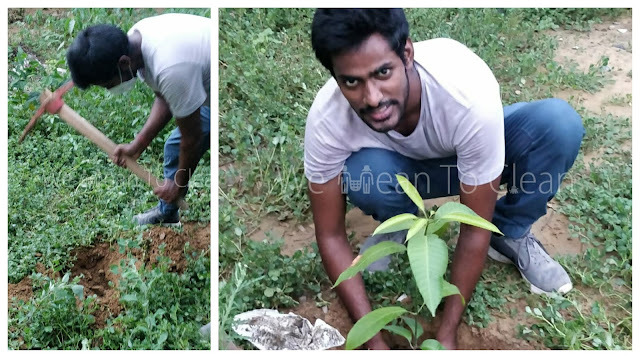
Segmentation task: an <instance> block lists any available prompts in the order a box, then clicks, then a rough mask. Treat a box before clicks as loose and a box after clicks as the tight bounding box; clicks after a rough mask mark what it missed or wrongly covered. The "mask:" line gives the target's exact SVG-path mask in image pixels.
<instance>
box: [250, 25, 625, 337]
mask: <svg viewBox="0 0 640 358" xmlns="http://www.w3.org/2000/svg"><path fill="white" fill-rule="evenodd" d="M620 29H622V30H623V31H618V30H620ZM624 30H627V31H624ZM631 30H632V28H631V17H628V18H621V19H617V20H616V21H615V22H612V21H605V22H604V23H603V24H599V25H595V27H594V30H592V31H590V32H578V31H566V30H557V31H552V32H550V33H549V34H550V35H552V36H555V37H556V38H557V40H558V48H557V50H556V58H555V60H556V61H558V62H559V63H562V64H568V63H569V62H571V61H573V62H577V64H578V68H580V69H581V70H583V71H587V70H588V68H589V65H591V64H596V63H598V61H599V60H600V58H601V57H602V56H607V57H609V64H608V67H609V69H610V71H608V72H607V73H606V76H607V78H609V79H610V80H611V82H610V83H607V84H606V85H605V87H604V88H603V89H602V90H600V91H599V92H597V93H594V94H590V93H586V92H581V91H574V90H571V91H562V92H560V93H557V94H556V97H559V98H563V99H565V100H567V101H569V102H570V103H571V104H573V105H574V106H582V107H584V108H585V109H586V110H588V111H590V112H594V113H596V114H606V113H609V114H613V115H615V116H621V117H622V116H624V117H628V118H631V103H616V102H619V101H615V100H613V99H614V98H626V95H631V76H630V74H631V67H632V66H631V50H632V48H631V32H632V31H631ZM627 148H628V149H631V142H629V143H628V144H627ZM597 156H598V155H597V151H596V153H585V156H584V161H585V163H587V164H588V163H589V162H590V161H593V160H594V158H597ZM452 200H453V201H458V200H459V198H458V197H457V196H453V197H447V198H438V199H430V200H426V201H425V206H426V207H431V206H432V205H438V206H440V205H442V204H444V203H445V202H447V201H452ZM560 205H561V204H560V203H558V202H557V201H556V200H551V201H550V202H549V204H548V205H547V214H546V215H545V216H543V217H542V218H540V219H539V220H538V221H537V222H536V223H535V224H534V225H533V227H532V232H533V233H534V234H535V235H536V237H537V238H538V239H539V240H540V241H541V242H542V244H543V245H544V246H545V248H546V249H547V251H548V252H549V254H550V255H552V256H554V257H555V256H559V255H576V254H580V253H582V252H584V251H585V250H586V248H587V247H585V245H584V244H583V243H581V242H580V240H578V239H576V238H572V237H571V235H570V232H569V229H568V225H569V220H568V219H567V217H566V216H564V215H563V214H561V213H560V212H559V211H558V208H559V206H560ZM377 225H378V222H377V221H375V220H373V218H371V217H369V216H366V215H364V213H362V211H360V210H359V209H357V208H355V209H352V210H350V211H349V212H348V213H347V215H346V227H347V234H348V236H349V239H350V243H351V246H352V248H353V249H354V251H357V248H358V247H359V245H360V244H362V243H363V242H364V240H365V239H366V238H367V237H368V236H369V235H371V233H372V232H373V230H374V229H375V228H376V227H377ZM251 238H252V239H253V240H257V241H262V240H268V241H273V240H275V239H280V238H283V239H284V244H283V246H282V249H281V252H282V254H283V255H292V254H293V253H294V252H295V251H296V250H298V249H301V248H303V247H307V246H309V245H310V244H311V243H313V242H314V241H315V232H314V225H313V224H312V223H311V224H309V223H307V224H293V223H290V222H281V221H278V220H277V219H276V218H275V217H267V218H266V219H264V220H263V221H262V222H261V223H260V225H259V226H258V227H257V228H256V229H255V230H254V232H253V233H252V235H251ZM454 241H455V240H454ZM323 297H325V300H327V301H328V302H329V303H330V304H329V305H328V306H327V309H325V310H326V312H325V311H323V309H322V308H321V307H318V306H317V305H316V303H315V301H314V300H313V299H311V300H303V301H304V302H301V303H300V305H298V306H297V307H295V308H293V309H290V310H288V311H286V312H293V313H296V314H299V315H301V316H303V317H305V318H307V319H309V320H310V321H311V323H315V320H316V319H318V318H320V319H322V320H323V321H325V322H327V323H328V324H330V325H331V326H333V327H335V328H336V329H338V330H339V331H340V333H341V334H342V335H343V336H345V337H346V335H347V334H348V332H349V330H350V329H351V327H352V326H353V323H352V322H351V319H350V318H349V315H348V313H347V311H346V309H345V308H344V306H343V305H342V303H341V302H340V300H339V299H338V298H337V297H336V295H335V293H332V292H330V291H327V292H325V293H324V294H323ZM326 297H330V298H329V299H327V298H326ZM527 305H528V303H527V302H526V300H521V301H517V302H509V303H508V304H507V305H506V306H507V307H506V309H505V310H503V312H512V311H515V312H517V313H516V315H515V316H514V317H512V316H510V315H509V314H506V313H497V314H496V316H495V317H494V318H495V320H493V321H492V322H491V323H490V324H489V325H488V327H486V328H478V327H475V326H469V325H467V324H465V323H462V324H461V325H460V328H459V330H458V345H459V348H460V349H507V350H513V349H546V348H545V346H544V345H543V344H542V343H541V342H527V341H525V340H522V339H519V338H517V337H516V332H517V327H518V325H519V324H522V325H525V326H526V325H531V324H532V323H534V320H533V319H532V318H531V317H530V316H528V315H526V314H525V313H524V308H525V306H527ZM423 326H424V328H425V335H424V336H423V338H433V337H434V336H435V332H436V329H437V327H438V326H439V319H438V317H436V319H435V321H433V322H430V323H426V322H423ZM385 339H386V340H387V342H389V343H390V344H391V346H392V347H394V348H396V349H408V348H409V346H408V345H407V344H406V342H403V340H404V338H400V337H398V336H394V335H391V334H386V333H385Z"/></svg>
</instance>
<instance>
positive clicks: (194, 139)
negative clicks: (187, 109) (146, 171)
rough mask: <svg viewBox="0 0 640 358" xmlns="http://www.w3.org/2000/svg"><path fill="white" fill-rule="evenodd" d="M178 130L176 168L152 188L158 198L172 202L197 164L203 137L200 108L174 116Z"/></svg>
mask: <svg viewBox="0 0 640 358" xmlns="http://www.w3.org/2000/svg"><path fill="white" fill-rule="evenodd" d="M176 123H178V129H179V130H180V156H179V158H178V170H177V171H176V175H175V177H174V178H173V180H171V179H165V180H164V183H163V184H162V185H160V186H158V187H157V188H155V189H154V190H153V193H154V194H156V195H157V196H158V197H159V198H160V199H162V200H164V201H166V202H169V203H172V202H174V201H176V200H177V199H178V198H179V197H180V196H181V195H184V193H185V192H186V190H187V184H188V183H189V179H191V175H193V172H194V171H195V169H196V166H197V165H198V160H199V159H200V157H199V148H200V142H201V141H202V139H203V136H202V129H201V128H200V125H201V124H200V108H198V109H196V110H195V111H194V112H193V113H191V114H190V115H188V116H187V117H183V118H176Z"/></svg>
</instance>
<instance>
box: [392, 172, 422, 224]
mask: <svg viewBox="0 0 640 358" xmlns="http://www.w3.org/2000/svg"><path fill="white" fill-rule="evenodd" d="M396 179H398V184H400V186H401V187H402V190H404V193H405V194H407V196H408V197H409V199H411V201H413V203H414V204H416V206H417V207H418V209H420V211H422V213H423V214H424V216H427V213H426V212H425V211H424V202H423V201H422V197H421V196H420V193H418V190H417V189H416V187H414V186H413V184H411V182H410V181H409V180H408V179H407V178H405V177H403V176H402V175H398V174H396Z"/></svg>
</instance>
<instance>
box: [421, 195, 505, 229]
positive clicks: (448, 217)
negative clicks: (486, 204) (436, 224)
mask: <svg viewBox="0 0 640 358" xmlns="http://www.w3.org/2000/svg"><path fill="white" fill-rule="evenodd" d="M433 218H434V219H435V220H443V221H445V222H447V221H458V222H461V223H463V224H467V225H473V226H477V227H479V228H482V229H486V230H489V231H493V232H495V233H499V234H501V235H502V232H501V231H500V230H498V228H497V227H496V226H495V225H493V224H492V223H490V222H489V221H487V220H485V219H483V218H482V217H481V216H480V215H478V214H476V213H475V212H474V211H473V210H471V209H470V208H469V207H468V206H466V205H464V204H461V203H456V202H453V201H450V202H448V203H445V204H444V205H442V206H441V207H440V208H438V210H437V211H436V213H435V215H434V216H433Z"/></svg>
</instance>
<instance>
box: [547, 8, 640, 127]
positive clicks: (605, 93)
mask: <svg viewBox="0 0 640 358" xmlns="http://www.w3.org/2000/svg"><path fill="white" fill-rule="evenodd" d="M619 30H623V32H621V31H619ZM624 30H627V31H626V32H625V31H624ZM632 32H633V31H632V23H631V17H625V18H620V19H616V20H614V21H605V22H604V23H602V24H597V25H594V29H593V30H592V31H589V32H578V31H568V30H560V31H553V32H550V33H549V35H551V36H555V37H556V39H557V40H558V48H557V50H556V53H555V60H556V61H557V62H558V63H561V64H568V63H570V62H575V63H577V65H578V68H579V69H581V70H582V71H585V72H586V71H588V70H589V65H595V64H596V63H598V61H599V60H600V58H601V57H603V56H606V57H608V58H609V64H608V67H609V69H610V71H609V72H606V73H605V74H606V76H607V77H608V78H610V79H611V80H612V82H611V83H608V84H606V85H605V86H604V88H602V90H600V91H599V92H597V93H593V94H592V93H586V92H582V91H577V90H567V91H562V92H560V93H557V94H556V96H558V97H560V98H563V99H566V100H571V99H572V98H573V100H572V101H573V102H574V103H576V102H577V103H578V104H579V105H581V106H584V107H585V108H586V109H588V110H589V111H591V112H594V113H611V114H613V115H615V116H620V117H629V118H631V103H628V102H624V103H621V102H620V101H615V100H614V98H625V96H626V95H631V77H630V76H629V74H630V72H631V68H632V61H631V54H632V41H631V37H632ZM616 102H617V103H616Z"/></svg>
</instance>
